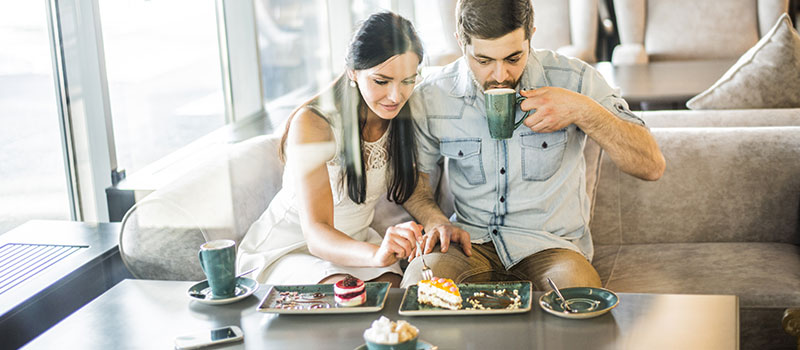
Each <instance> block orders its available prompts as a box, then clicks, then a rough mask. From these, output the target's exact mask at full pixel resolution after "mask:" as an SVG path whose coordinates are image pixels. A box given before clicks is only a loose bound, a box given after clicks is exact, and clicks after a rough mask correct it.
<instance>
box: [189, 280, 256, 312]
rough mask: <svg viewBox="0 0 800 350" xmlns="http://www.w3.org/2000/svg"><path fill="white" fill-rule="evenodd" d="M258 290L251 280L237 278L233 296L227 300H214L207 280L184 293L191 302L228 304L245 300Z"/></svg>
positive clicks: (254, 282)
mask: <svg viewBox="0 0 800 350" xmlns="http://www.w3.org/2000/svg"><path fill="white" fill-rule="evenodd" d="M256 289H258V282H256V280H254V279H252V278H247V277H238V278H236V289H235V291H234V295H233V296H232V297H229V298H215V297H214V296H213V295H211V287H209V286H208V280H205V281H201V282H198V283H196V284H194V285H192V286H191V287H190V288H189V290H188V291H186V293H187V294H188V295H189V298H190V299H192V300H197V301H198V302H201V303H204V304H216V305H220V304H230V303H232V302H236V301H239V300H242V299H244V298H247V297H248V296H250V295H251V294H253V293H254V292H255V291H256Z"/></svg>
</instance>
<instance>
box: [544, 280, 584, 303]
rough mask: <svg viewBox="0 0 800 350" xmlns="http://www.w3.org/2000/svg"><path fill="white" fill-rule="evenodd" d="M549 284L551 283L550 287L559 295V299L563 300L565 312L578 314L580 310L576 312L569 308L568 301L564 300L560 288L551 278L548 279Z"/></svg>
mask: <svg viewBox="0 0 800 350" xmlns="http://www.w3.org/2000/svg"><path fill="white" fill-rule="evenodd" d="M547 283H550V287H553V291H554V292H556V295H558V297H559V298H560V299H561V305H564V312H578V310H574V309H572V308H570V307H569V303H567V299H564V296H563V295H561V291H560V290H558V287H556V284H555V283H554V282H553V280H551V279H550V277H547Z"/></svg>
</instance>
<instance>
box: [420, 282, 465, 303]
mask: <svg viewBox="0 0 800 350" xmlns="http://www.w3.org/2000/svg"><path fill="white" fill-rule="evenodd" d="M417 301H418V302H419V303H420V304H427V305H432V306H436V307H441V308H445V309H450V310H458V309H461V293H460V292H459V291H458V286H456V284H455V283H453V280H451V279H449V278H437V277H434V278H432V279H430V280H422V281H419V282H417Z"/></svg>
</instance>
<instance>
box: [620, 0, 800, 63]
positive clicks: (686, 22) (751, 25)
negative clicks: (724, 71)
mask: <svg viewBox="0 0 800 350" xmlns="http://www.w3.org/2000/svg"><path fill="white" fill-rule="evenodd" d="M614 8H615V12H616V18H617V28H618V30H619V36H620V45H618V46H617V47H616V48H615V49H614V53H613V56H612V62H613V63H614V65H625V64H643V63H648V62H654V61H674V60H678V61H682V60H719V59H730V60H735V59H737V58H738V57H739V56H741V55H742V54H744V52H745V51H747V50H748V49H749V48H750V47H752V46H753V45H755V44H756V42H758V40H759V38H761V36H762V35H764V34H765V33H766V32H767V31H769V29H770V28H771V27H772V26H773V25H774V24H775V22H776V21H777V20H778V18H779V17H780V15H781V14H783V13H784V12H787V11H788V9H789V0H725V1H710V0H706V1H702V0H701V1H698V0H614Z"/></svg>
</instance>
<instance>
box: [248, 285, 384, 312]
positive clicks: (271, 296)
mask: <svg viewBox="0 0 800 350" xmlns="http://www.w3.org/2000/svg"><path fill="white" fill-rule="evenodd" d="M364 287H365V289H366V291H367V301H366V302H365V303H364V304H361V305H359V306H340V305H337V304H336V301H334V298H333V284H308V285H283V286H272V288H271V289H270V290H269V292H267V295H266V296H264V299H261V303H260V304H259V305H258V311H261V312H270V313H276V314H345V313H361V312H375V311H380V310H381V309H383V305H384V304H385V303H386V297H387V296H388V295H389V282H365V283H364Z"/></svg>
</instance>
